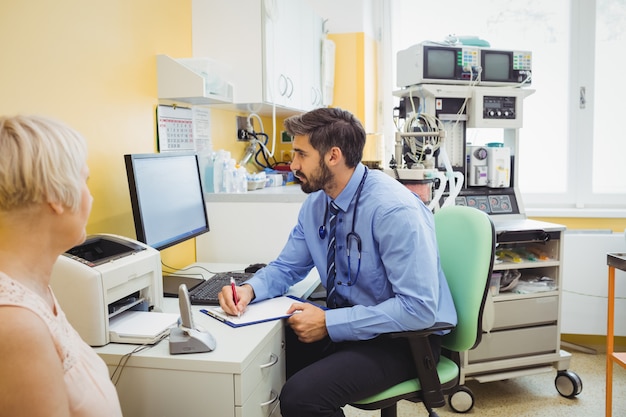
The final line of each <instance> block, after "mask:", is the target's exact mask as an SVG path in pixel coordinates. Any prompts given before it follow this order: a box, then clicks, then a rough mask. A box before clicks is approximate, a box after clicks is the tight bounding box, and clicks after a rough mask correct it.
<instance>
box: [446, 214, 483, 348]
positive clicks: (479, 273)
mask: <svg viewBox="0 0 626 417" xmlns="http://www.w3.org/2000/svg"><path fill="white" fill-rule="evenodd" d="M435 230H436V233H437V243H438V245H439V255H440V259H441V266H442V268H443V271H444V273H445V275H446V279H447V281H448V286H449V287H450V291H451V293H452V298H453V299H454V306H455V308H456V312H457V316H458V324H457V326H456V327H455V328H454V330H452V332H450V333H449V334H447V335H446V336H445V337H444V338H443V340H442V345H443V346H444V347H445V348H447V349H449V350H451V351H454V352H462V351H465V350H469V349H471V348H473V347H475V346H476V345H477V344H478V343H479V342H480V336H481V334H482V311H483V308H484V305H485V300H486V298H487V291H488V290H489V281H490V276H491V272H492V269H493V260H494V252H495V229H494V226H493V223H492V221H491V219H490V218H489V216H488V215H487V214H485V213H483V212H482V211H480V210H478V209H475V208H472V207H467V206H448V207H444V208H442V209H440V210H439V211H437V212H436V213H435Z"/></svg>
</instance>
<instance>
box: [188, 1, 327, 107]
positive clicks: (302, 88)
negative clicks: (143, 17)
mask: <svg viewBox="0 0 626 417" xmlns="http://www.w3.org/2000/svg"><path fill="white" fill-rule="evenodd" d="M321 34H322V19H321V18H320V17H319V16H316V15H315V13H314V12H313V10H312V9H310V8H309V6H308V4H307V3H306V2H305V1H303V0H237V1H224V0H193V2H192V43H193V55H194V57H198V58H200V57H207V58H211V59H214V60H216V61H218V62H220V63H221V64H223V65H224V66H225V67H226V68H227V71H228V79H227V81H228V82H230V83H231V84H232V85H233V102H234V103H235V104H251V105H252V104H272V103H276V105H278V106H280V107H282V108H286V109H292V110H296V111H297V110H309V109H312V108H314V107H319V105H320V104H319V103H321V101H320V100H319V99H318V98H317V95H319V92H318V91H317V90H319V89H320V87H319V85H320V81H319V74H320V66H321V52H320V45H321ZM311 103H316V104H313V105H312V104H311Z"/></svg>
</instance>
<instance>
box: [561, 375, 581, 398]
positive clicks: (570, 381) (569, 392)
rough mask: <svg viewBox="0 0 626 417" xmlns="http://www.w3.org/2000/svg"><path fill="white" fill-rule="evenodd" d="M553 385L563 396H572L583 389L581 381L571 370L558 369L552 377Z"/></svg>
mask: <svg viewBox="0 0 626 417" xmlns="http://www.w3.org/2000/svg"><path fill="white" fill-rule="evenodd" d="M554 386H555V387H556V390H557V391H558V392H559V394H561V395H562V396H563V397H565V398H574V397H575V396H577V395H578V394H580V392H581V391H582V390H583V382H582V381H581V379H580V377H579V376H578V375H577V374H576V373H574V372H572V371H559V372H558V373H557V375H556V378H555V379H554Z"/></svg>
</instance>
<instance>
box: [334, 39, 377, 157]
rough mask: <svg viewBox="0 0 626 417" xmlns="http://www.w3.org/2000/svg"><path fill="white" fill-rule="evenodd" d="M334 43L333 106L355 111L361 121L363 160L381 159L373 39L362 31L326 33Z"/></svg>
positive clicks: (375, 54)
mask: <svg viewBox="0 0 626 417" xmlns="http://www.w3.org/2000/svg"><path fill="white" fill-rule="evenodd" d="M328 39H330V40H332V41H333V42H335V47H336V53H335V88H334V90H333V103H332V106H333V107H340V108H342V109H345V110H348V111H350V112H352V113H354V114H355V115H356V116H357V117H358V119H359V120H360V121H361V122H362V123H363V127H364V128H365V131H366V132H367V142H366V146H365V149H364V150H363V160H365V161H374V160H381V156H380V155H379V154H378V151H377V150H378V149H379V143H378V141H379V140H380V139H381V137H380V136H379V135H377V134H376V132H378V130H379V129H378V117H377V115H378V97H377V89H376V85H377V83H378V71H377V46H376V41H375V40H373V39H371V38H369V37H368V36H366V35H365V34H364V33H363V32H357V33H337V34H329V35H328Z"/></svg>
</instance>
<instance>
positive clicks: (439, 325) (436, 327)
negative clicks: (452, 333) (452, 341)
mask: <svg viewBox="0 0 626 417" xmlns="http://www.w3.org/2000/svg"><path fill="white" fill-rule="evenodd" d="M454 327H455V326H454V325H453V324H450V323H445V322H441V321H438V322H436V323H435V324H433V325H432V326H430V327H429V328H427V329H421V330H406V331H403V332H392V333H385V335H386V336H388V337H392V338H397V337H404V338H407V339H410V338H413V337H426V336H430V335H431V334H434V333H435V332H439V331H442V330H452V329H454Z"/></svg>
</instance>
